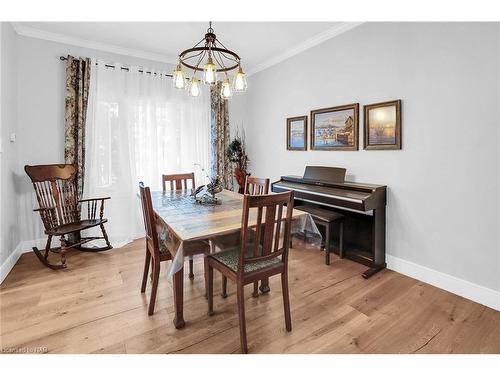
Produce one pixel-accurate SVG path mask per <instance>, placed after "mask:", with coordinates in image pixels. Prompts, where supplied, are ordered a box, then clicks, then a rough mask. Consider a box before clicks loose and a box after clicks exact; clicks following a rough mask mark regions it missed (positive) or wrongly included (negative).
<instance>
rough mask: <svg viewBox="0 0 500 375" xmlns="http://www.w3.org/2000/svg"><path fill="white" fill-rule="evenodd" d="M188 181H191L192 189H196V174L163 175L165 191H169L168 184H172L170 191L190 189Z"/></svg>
mask: <svg viewBox="0 0 500 375" xmlns="http://www.w3.org/2000/svg"><path fill="white" fill-rule="evenodd" d="M188 181H191V189H196V185H195V182H194V173H178V174H164V175H162V186H163V191H167V182H169V183H170V190H184V189H189V185H188Z"/></svg>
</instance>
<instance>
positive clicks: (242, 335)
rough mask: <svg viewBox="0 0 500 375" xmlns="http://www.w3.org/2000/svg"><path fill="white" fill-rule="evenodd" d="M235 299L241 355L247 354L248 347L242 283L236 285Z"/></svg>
mask: <svg viewBox="0 0 500 375" xmlns="http://www.w3.org/2000/svg"><path fill="white" fill-rule="evenodd" d="M236 294H237V298H238V318H239V320H240V343H241V352H242V353H243V354H246V353H248V345H247V327H246V321H245V294H244V286H243V284H242V283H240V282H238V283H237V291H236Z"/></svg>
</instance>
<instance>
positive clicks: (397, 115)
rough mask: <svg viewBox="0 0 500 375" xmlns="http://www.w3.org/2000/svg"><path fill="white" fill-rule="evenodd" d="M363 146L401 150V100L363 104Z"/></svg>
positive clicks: (366, 148)
mask: <svg viewBox="0 0 500 375" xmlns="http://www.w3.org/2000/svg"><path fill="white" fill-rule="evenodd" d="M363 117H364V119H363V122H364V134H363V148H364V149H365V150H401V100H400V99H398V100H392V101H388V102H382V103H375V104H369V105H365V106H364V116H363Z"/></svg>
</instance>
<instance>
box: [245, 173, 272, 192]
mask: <svg viewBox="0 0 500 375" xmlns="http://www.w3.org/2000/svg"><path fill="white" fill-rule="evenodd" d="M243 194H250V195H262V194H269V179H268V178H259V177H253V176H247V178H246V179H245V191H244V193H243Z"/></svg>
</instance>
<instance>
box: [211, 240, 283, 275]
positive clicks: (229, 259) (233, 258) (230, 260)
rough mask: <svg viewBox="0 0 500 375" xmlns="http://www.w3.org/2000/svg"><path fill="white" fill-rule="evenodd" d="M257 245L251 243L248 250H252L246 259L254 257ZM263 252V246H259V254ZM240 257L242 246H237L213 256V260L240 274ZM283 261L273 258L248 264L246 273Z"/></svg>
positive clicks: (245, 269) (248, 252)
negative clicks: (254, 249)
mask: <svg viewBox="0 0 500 375" xmlns="http://www.w3.org/2000/svg"><path fill="white" fill-rule="evenodd" d="M254 246H255V243H249V244H248V248H249V249H252V250H250V251H247V254H246V256H245V258H251V257H253V248H254ZM261 252H262V246H259V254H261ZM239 255H240V246H239V245H236V246H234V247H233V248H230V249H227V250H224V251H221V252H219V253H215V254H212V258H214V259H216V260H217V261H218V262H220V263H222V264H224V265H225V266H226V267H228V268H230V269H231V270H232V271H234V272H238V259H239ZM280 263H281V260H280V259H278V258H273V259H270V260H263V261H260V262H255V263H246V264H245V268H244V272H245V273H247V272H254V271H258V270H260V269H262V268H266V267H271V266H273V265H275V264H280Z"/></svg>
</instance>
